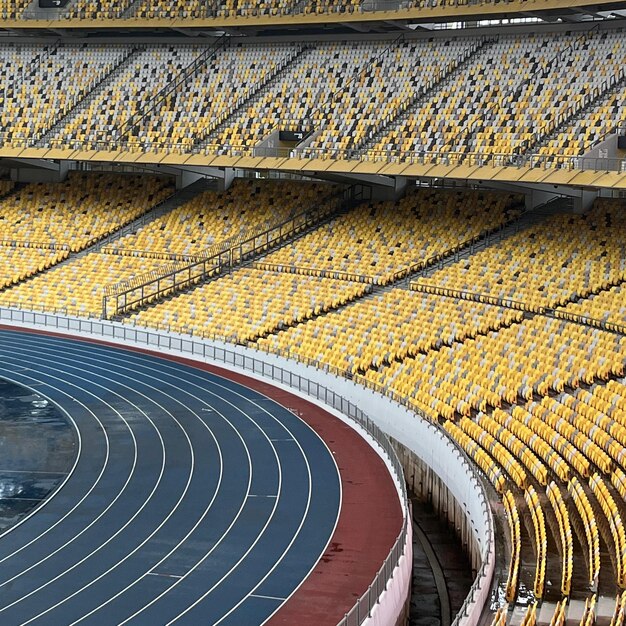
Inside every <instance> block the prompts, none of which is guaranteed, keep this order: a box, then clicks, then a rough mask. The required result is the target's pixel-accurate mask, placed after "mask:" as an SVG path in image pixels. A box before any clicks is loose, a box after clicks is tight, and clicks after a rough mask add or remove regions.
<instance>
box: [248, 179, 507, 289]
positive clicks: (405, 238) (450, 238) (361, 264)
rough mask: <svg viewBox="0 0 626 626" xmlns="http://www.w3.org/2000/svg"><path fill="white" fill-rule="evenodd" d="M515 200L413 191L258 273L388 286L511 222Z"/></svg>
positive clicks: (351, 218)
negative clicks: (344, 275) (350, 277)
mask: <svg viewBox="0 0 626 626" xmlns="http://www.w3.org/2000/svg"><path fill="white" fill-rule="evenodd" d="M518 207H519V199H518V198H516V197H515V196H511V195H508V194H498V193H488V192H473V191H471V192H446V191H433V190H416V191H412V192H409V193H408V194H407V195H405V196H404V197H403V198H402V199H401V200H399V201H398V202H381V203H378V204H375V205H372V206H371V207H370V208H369V210H368V209H365V208H364V207H358V208H357V209H355V210H353V211H352V212H350V213H348V214H347V215H345V216H342V217H340V218H337V219H335V220H333V221H332V222H330V223H329V224H328V225H325V226H322V227H321V228H318V229H317V230H315V231H314V232H312V233H311V234H309V235H307V236H306V237H303V238H302V239H300V240H298V241H296V242H295V243H293V244H291V245H289V246H286V247H284V248H281V249H280V250H278V251H276V252H274V253H272V254H270V255H268V256H267V257H266V258H265V259H264V260H263V262H262V263H259V264H257V267H260V268H268V267H269V268H271V267H272V266H275V265H284V266H294V267H295V268H300V270H301V271H300V273H313V275H315V273H316V271H319V270H326V271H331V272H348V273H350V274H359V275H365V276H370V277H373V278H374V280H375V282H379V283H386V282H389V281H390V280H391V279H392V278H393V276H394V274H395V273H396V272H398V271H402V270H406V268H408V267H409V266H411V265H413V264H416V263H420V262H424V261H427V260H429V259H432V258H433V257H436V256H440V255H442V254H444V253H447V252H450V251H452V250H455V249H456V248H457V247H458V246H459V245H460V244H462V243H464V242H466V241H468V240H470V239H472V238H473V237H476V236H478V235H479V234H481V233H482V232H484V231H486V230H491V229H494V228H496V227H498V226H499V225H501V224H502V223H503V222H505V221H507V220H509V219H511V218H512V217H514V216H515V215H516V214H517V213H518V211H519V208H518Z"/></svg>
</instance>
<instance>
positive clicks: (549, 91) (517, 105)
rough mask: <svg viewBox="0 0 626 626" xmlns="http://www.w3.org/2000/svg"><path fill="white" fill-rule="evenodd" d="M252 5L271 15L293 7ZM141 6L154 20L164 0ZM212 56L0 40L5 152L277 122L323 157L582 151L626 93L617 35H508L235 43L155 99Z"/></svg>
mask: <svg viewBox="0 0 626 626" xmlns="http://www.w3.org/2000/svg"><path fill="white" fill-rule="evenodd" d="M229 1H230V0H229ZM180 2H181V3H180V4H178V5H176V3H174V2H173V3H172V6H171V7H170V9H171V10H172V11H174V13H176V12H178V11H182V13H189V12H192V11H194V10H196V8H194V7H191V6H187V0H180ZM280 2H282V3H285V2H286V3H287V4H289V3H290V2H291V0H280ZM333 4H334V3H333V2H330V3H324V6H323V9H322V11H326V10H327V9H329V8H330V9H331V10H332V5H333ZM203 6H206V5H203ZM255 6H256V7H257V11H259V12H263V11H269V12H270V13H272V12H274V11H277V12H278V11H281V10H283V8H287V7H286V6H282V5H281V4H280V3H278V4H276V5H275V4H273V3H267V4H265V5H258V4H255ZM338 6H339V7H344V8H346V7H349V6H352V5H351V4H350V3H347V4H344V1H343V0H341V1H340V3H339V5H338ZM72 7H73V8H72ZM72 7H70V11H71V10H74V11H75V12H76V14H77V15H80V16H85V17H90V16H91V17H93V16H95V15H96V14H97V13H98V12H100V11H104V12H105V13H106V12H107V11H110V10H114V7H113V6H112V5H107V4H106V3H105V2H104V0H100V2H99V3H86V2H84V0H81V2H79V3H78V4H76V5H72ZM119 7H120V8H124V7H123V6H122V5H119ZM304 8H305V12H306V7H304ZM132 9H133V11H134V15H135V16H138V17H140V16H141V15H142V14H145V15H148V13H149V12H150V11H151V3H150V4H149V3H144V4H140V5H134V6H133V7H132ZM309 9H310V10H311V11H312V12H317V11H318V8H317V7H309ZM168 10H169V9H168ZM209 10H210V11H215V12H220V11H225V12H229V13H230V12H233V11H234V12H239V11H241V12H246V11H247V10H248V9H247V8H246V5H245V4H238V5H237V6H236V7H235V6H234V5H232V6H230V7H227V6H226V5H220V6H216V5H211V7H209ZM158 11H161V9H159V10H158ZM158 11H157V12H158ZM142 12H143V13H142ZM207 50H208V48H207V46H201V45H172V44H170V43H168V44H162V45H157V44H137V45H134V46H131V45H108V46H104V45H100V44H66V43H63V44H48V45H46V46H43V45H40V44H2V46H0V71H3V72H4V76H5V78H6V80H5V89H4V90H3V93H2V94H0V101H2V102H3V112H2V117H1V118H0V119H1V121H2V123H3V128H4V129H5V131H4V133H5V135H4V139H3V141H4V145H8V146H17V147H22V146H24V145H34V144H36V143H41V145H52V146H55V147H79V146H82V147H93V148H99V149H108V148H109V147H110V146H111V145H115V144H119V146H120V147H126V148H129V149H131V150H134V151H139V150H153V151H159V152H166V153H189V152H197V151H202V152H204V153H214V152H217V153H229V152H234V153H235V154H240V153H245V154H249V153H250V151H251V149H252V147H254V146H255V145H257V144H258V143H259V142H260V141H261V140H263V139H264V138H266V137H267V135H268V134H269V133H270V132H271V131H272V130H275V129H294V128H295V129H296V130H300V129H306V130H312V131H313V134H312V135H311V136H310V138H309V139H308V140H307V144H306V147H305V148H304V149H303V150H300V149H299V150H298V154H301V155H310V156H321V157H323V158H328V157H332V156H338V157H346V156H347V157H350V158H352V157H358V156H359V155H360V156H365V157H366V158H374V157H375V158H377V159H378V158H382V159H391V160H398V159H413V158H414V157H416V156H419V155H421V156H422V157H424V156H425V155H431V156H432V158H435V159H439V158H440V157H441V156H442V155H443V156H444V157H446V158H452V157H450V154H451V153H456V154H458V155H461V156H457V157H454V158H453V160H454V159H456V160H459V159H460V158H462V156H463V154H467V153H476V154H479V155H484V157H485V158H487V157H489V156H490V155H492V154H499V155H504V156H505V157H507V158H508V157H509V156H510V157H513V156H515V155H519V154H523V153H526V152H529V151H530V152H532V151H534V150H535V149H537V150H539V152H540V153H542V154H549V155H557V154H562V155H565V156H572V155H580V154H581V153H583V152H584V151H585V150H587V149H588V148H589V147H591V146H592V145H593V143H594V142H595V141H597V140H598V139H600V137H601V136H602V135H603V134H604V132H605V131H606V130H607V129H609V128H613V127H614V126H616V125H617V123H618V122H619V121H620V120H621V118H622V117H623V102H624V101H625V98H626V95H625V94H626V90H624V89H621V88H618V89H617V90H616V91H615V93H610V90H609V86H610V81H611V80H613V79H614V78H615V77H623V75H624V70H623V67H624V65H625V64H626V63H625V61H626V48H625V47H624V43H623V36H622V34H621V32H620V31H618V30H615V31H590V32H588V33H587V34H584V33H582V34H581V33H577V32H572V33H558V34H555V33H547V34H542V35H533V34H524V35H522V34H517V35H501V36H500V37H499V38H498V40H497V41H490V42H488V43H486V42H485V41H484V40H481V39H478V38H475V37H474V38H468V37H456V38H455V37H450V38H448V39H439V38H437V39H430V38H429V39H425V38H423V39H414V40H412V39H407V40H404V41H402V40H399V41H398V40H390V39H387V40H382V41H381V40H376V39H373V38H370V39H367V38H366V39H361V40H359V41H356V42H353V41H343V42H332V43H328V42H318V43H310V42H307V43H294V42H291V43H276V42H273V43H271V44H264V43H245V44H244V43H228V44H226V45H225V46H224V47H220V48H219V49H217V50H216V51H215V54H214V55H213V56H212V57H211V58H209V59H208V60H207V61H206V63H202V64H200V66H199V67H198V68H197V70H196V71H195V72H191V73H190V75H189V76H188V77H187V79H186V80H184V81H182V82H180V84H177V86H176V88H175V89H172V90H171V91H170V92H169V93H168V94H167V96H166V97H162V98H158V99H155V97H156V96H157V94H158V93H159V92H160V91H161V90H162V89H163V88H165V87H166V86H168V85H172V84H174V83H175V81H176V79H177V78H178V77H179V76H180V75H181V72H182V71H183V70H184V68H186V67H188V66H189V65H190V64H191V63H192V62H193V61H194V60H195V59H197V58H198V56H199V55H200V54H202V53H203V52H206V51H207ZM468 55H469V57H468ZM466 57H467V61H466V62H464V63H461V61H462V59H465V58H466ZM457 66H459V67H458V69H455V68H457ZM572 67H575V68H576V71H575V72H574V73H573V74H572V72H571V68H572ZM596 68H599V69H597V70H596ZM448 74H449V78H448V79H446V76H448ZM50 76H54V81H51V80H50V79H49V77H50ZM620 84H621V83H620ZM420 98H421V99H420ZM417 101H419V106H416V107H414V108H412V107H413V103H415V102H417ZM23 112H25V114H23ZM133 116H135V117H134V123H133V124H128V125H126V124H127V123H128V122H129V120H130V119H131V118H133ZM577 117H579V118H580V119H579V120H578V121H574V120H575V119H576V118H577ZM568 122H571V124H572V125H571V126H568ZM48 131H50V132H48ZM554 133H556V135H554V136H552V135H553V134H554ZM544 139H545V140H546V142H547V143H546V142H544ZM84 142H86V143H84ZM544 143H545V145H544ZM431 156H428V158H431Z"/></svg>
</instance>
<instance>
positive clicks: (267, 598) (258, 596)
mask: <svg viewBox="0 0 626 626" xmlns="http://www.w3.org/2000/svg"><path fill="white" fill-rule="evenodd" d="M249 597H250V598H263V599H264V600H278V601H279V602H284V601H285V600H286V599H287V598H279V597H277V596H263V595H261V594H260V593H251V594H250V596H249Z"/></svg>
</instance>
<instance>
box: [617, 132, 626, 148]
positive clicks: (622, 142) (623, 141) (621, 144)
mask: <svg viewBox="0 0 626 626" xmlns="http://www.w3.org/2000/svg"><path fill="white" fill-rule="evenodd" d="M617 149H618V150H626V135H619V136H618V137H617Z"/></svg>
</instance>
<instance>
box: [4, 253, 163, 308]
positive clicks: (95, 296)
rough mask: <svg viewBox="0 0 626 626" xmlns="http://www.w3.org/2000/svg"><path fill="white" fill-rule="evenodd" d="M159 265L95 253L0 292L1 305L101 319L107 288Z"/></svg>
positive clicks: (143, 260) (140, 259) (161, 262)
mask: <svg viewBox="0 0 626 626" xmlns="http://www.w3.org/2000/svg"><path fill="white" fill-rule="evenodd" d="M162 265H163V261H155V260H150V259H145V258H132V257H121V256H115V255H110V254H101V253H98V252H94V253H91V254H88V255H86V256H84V257H78V258H76V259H74V260H72V261H71V262H68V263H65V264H63V265H61V266H59V267H58V268H52V269H51V270H49V271H47V272H44V273H42V274H41V275H39V276H36V277H35V278H33V279H32V280H30V281H28V282H24V283H21V284H19V285H16V286H15V287H13V288H11V289H8V290H6V291H0V305H2V306H14V307H18V308H24V309H33V310H46V311H59V312H67V313H69V314H71V315H80V316H83V317H100V316H101V314H102V296H103V288H104V287H105V286H106V285H109V284H111V283H114V282H117V281H120V280H123V279H127V278H130V277H132V276H135V275H137V274H140V273H143V272H147V271H149V270H153V269H156V268H157V267H160V266H162Z"/></svg>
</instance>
